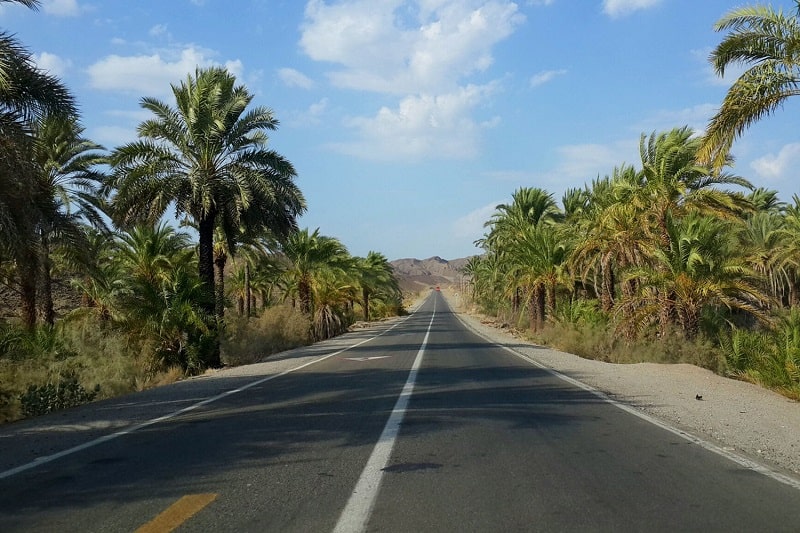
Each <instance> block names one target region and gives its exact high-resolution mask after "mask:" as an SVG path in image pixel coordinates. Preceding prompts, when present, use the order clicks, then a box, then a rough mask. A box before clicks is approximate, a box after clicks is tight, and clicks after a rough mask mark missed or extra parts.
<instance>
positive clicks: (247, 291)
mask: <svg viewBox="0 0 800 533" xmlns="http://www.w3.org/2000/svg"><path fill="white" fill-rule="evenodd" d="M251 298H252V295H251V291H250V263H248V262H247V261H245V263H244V300H245V304H244V316H246V317H247V318H250V302H251V301H252V299H251Z"/></svg>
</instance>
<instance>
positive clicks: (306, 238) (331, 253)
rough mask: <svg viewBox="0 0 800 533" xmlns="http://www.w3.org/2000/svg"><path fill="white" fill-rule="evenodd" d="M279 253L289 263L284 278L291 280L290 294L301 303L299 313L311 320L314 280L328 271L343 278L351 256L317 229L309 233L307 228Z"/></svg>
mask: <svg viewBox="0 0 800 533" xmlns="http://www.w3.org/2000/svg"><path fill="white" fill-rule="evenodd" d="M281 252H282V253H283V255H284V256H285V257H286V259H287V261H288V263H289V266H288V268H287V269H286V271H285V276H286V277H287V278H288V279H289V280H290V284H291V289H290V290H291V292H292V293H294V294H296V295H297V298H298V299H299V300H300V310H301V311H302V312H303V313H305V314H306V315H309V316H311V315H312V314H313V311H314V301H313V291H314V286H315V283H316V281H317V278H318V277H319V276H321V275H322V274H323V273H325V272H327V271H330V270H334V271H337V272H339V273H340V274H342V275H343V274H344V273H345V271H346V270H347V269H348V267H349V266H350V261H351V257H350V254H349V253H348V252H347V248H345V246H344V245H343V244H342V243H341V242H339V240H338V239H335V238H333V237H328V236H326V235H321V234H320V232H319V228H317V229H315V230H314V231H313V232H311V233H309V231H308V228H306V229H304V230H301V231H298V232H297V233H293V234H292V235H290V236H289V238H288V239H286V242H284V243H283V245H282V246H281Z"/></svg>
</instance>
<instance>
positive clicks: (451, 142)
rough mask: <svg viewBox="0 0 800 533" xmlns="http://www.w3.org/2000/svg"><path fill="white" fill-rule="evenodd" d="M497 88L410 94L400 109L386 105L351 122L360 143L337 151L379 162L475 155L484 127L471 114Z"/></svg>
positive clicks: (462, 157)
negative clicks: (368, 116)
mask: <svg viewBox="0 0 800 533" xmlns="http://www.w3.org/2000/svg"><path fill="white" fill-rule="evenodd" d="M494 87H495V85H494V84H491V85H487V86H475V85H470V86H467V87H464V88H460V89H458V90H456V91H455V92H452V93H448V94H439V95H428V94H423V95H412V96H407V97H405V98H403V99H402V100H401V101H400V103H399V105H398V107H397V108H395V109H390V108H388V107H382V108H381V109H380V110H379V111H378V113H377V114H376V115H375V116H374V117H371V118H365V117H358V118H352V119H350V120H348V121H347V123H346V125H347V126H349V127H351V128H354V129H355V130H356V131H357V132H358V136H359V138H360V140H358V141H354V142H349V143H348V142H345V143H339V144H335V145H332V147H333V148H334V149H336V150H338V151H341V152H343V153H347V154H350V155H356V156H360V157H364V158H368V159H378V160H399V161H408V160H417V159H424V158H429V157H442V158H448V159H468V158H471V157H475V156H476V155H477V153H478V151H479V146H478V135H479V131H480V129H481V127H480V126H479V125H478V124H476V123H475V121H474V120H473V119H472V118H471V117H470V112H471V110H472V109H473V108H474V107H475V106H476V105H477V104H478V103H479V102H480V101H481V100H483V99H484V98H485V97H486V95H487V94H489V93H491V92H492V91H493V90H494Z"/></svg>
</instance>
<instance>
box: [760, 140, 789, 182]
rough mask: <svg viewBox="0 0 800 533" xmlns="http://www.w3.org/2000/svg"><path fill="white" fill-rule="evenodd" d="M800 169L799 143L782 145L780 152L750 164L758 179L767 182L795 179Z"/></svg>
mask: <svg viewBox="0 0 800 533" xmlns="http://www.w3.org/2000/svg"><path fill="white" fill-rule="evenodd" d="M798 167H800V143H790V144H787V145H784V146H783V148H781V150H780V152H778V153H777V155H776V154H767V155H765V156H762V157H760V158H758V159H756V160H754V161H752V162H751V163H750V168H752V169H753V170H755V172H756V174H758V176H759V177H761V178H763V179H765V180H769V181H783V180H788V179H789V178H793V179H794V178H796V177H797V168H798Z"/></svg>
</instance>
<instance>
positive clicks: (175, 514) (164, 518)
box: [136, 494, 217, 533]
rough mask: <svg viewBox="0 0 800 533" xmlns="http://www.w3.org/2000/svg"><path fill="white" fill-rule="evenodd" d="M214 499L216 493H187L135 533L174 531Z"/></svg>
mask: <svg viewBox="0 0 800 533" xmlns="http://www.w3.org/2000/svg"><path fill="white" fill-rule="evenodd" d="M215 499H217V495H216V494H187V495H186V496H184V497H183V498H181V499H180V500H178V501H177V502H175V503H173V504H172V505H170V506H169V507H168V508H167V509H166V510H165V511H164V512H162V513H161V514H159V515H158V516H157V517H155V518H154V519H152V520H151V521H149V522H148V523H146V524H145V525H143V526H142V527H140V528H139V529H137V530H136V533H166V532H168V531H174V530H175V529H177V528H178V527H179V526H180V525H181V524H183V523H184V522H186V521H187V520H189V519H190V518H191V517H193V516H194V515H196V514H197V513H198V512H200V510H201V509H203V508H204V507H205V506H206V505H208V504H209V503H211V502H213V501H214V500H215Z"/></svg>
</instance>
